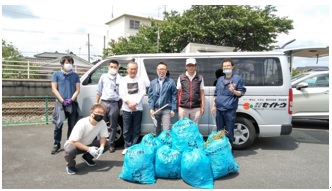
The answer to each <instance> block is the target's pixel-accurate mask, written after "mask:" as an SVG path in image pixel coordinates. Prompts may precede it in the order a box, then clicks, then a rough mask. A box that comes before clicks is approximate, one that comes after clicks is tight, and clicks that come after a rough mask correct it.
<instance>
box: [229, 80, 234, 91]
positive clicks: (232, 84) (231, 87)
mask: <svg viewBox="0 0 332 191" xmlns="http://www.w3.org/2000/svg"><path fill="white" fill-rule="evenodd" d="M228 90H229V91H230V92H232V93H234V90H235V87H234V83H233V82H231V83H230V84H229V87H228Z"/></svg>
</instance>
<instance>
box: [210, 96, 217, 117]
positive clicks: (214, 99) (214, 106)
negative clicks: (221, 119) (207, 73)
mask: <svg viewBox="0 0 332 191" xmlns="http://www.w3.org/2000/svg"><path fill="white" fill-rule="evenodd" d="M216 109H217V107H216V96H214V98H213V101H212V108H211V114H212V115H215V114H216Z"/></svg>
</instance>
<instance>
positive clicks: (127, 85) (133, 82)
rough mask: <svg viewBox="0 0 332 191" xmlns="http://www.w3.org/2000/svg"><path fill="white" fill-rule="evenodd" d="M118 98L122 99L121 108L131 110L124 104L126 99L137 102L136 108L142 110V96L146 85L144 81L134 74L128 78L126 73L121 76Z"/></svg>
mask: <svg viewBox="0 0 332 191" xmlns="http://www.w3.org/2000/svg"><path fill="white" fill-rule="evenodd" d="M119 94H120V98H121V99H122V101H123V104H122V110H124V111H128V112H131V109H130V108H129V107H128V105H127V104H126V101H128V100H129V101H131V102H135V103H137V105H136V110H140V111H142V110H143V104H142V101H143V98H144V96H145V94H146V87H145V84H144V81H143V80H142V79H141V78H140V77H139V76H136V77H135V78H130V77H129V76H128V75H127V76H125V77H123V78H122V80H121V82H120V86H119Z"/></svg>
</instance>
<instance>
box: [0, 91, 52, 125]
mask: <svg viewBox="0 0 332 191" xmlns="http://www.w3.org/2000/svg"><path fill="white" fill-rule="evenodd" d="M54 104H55V97H54V96H3V97H2V126H13V125H27V124H50V123H52V112H53V109H54Z"/></svg>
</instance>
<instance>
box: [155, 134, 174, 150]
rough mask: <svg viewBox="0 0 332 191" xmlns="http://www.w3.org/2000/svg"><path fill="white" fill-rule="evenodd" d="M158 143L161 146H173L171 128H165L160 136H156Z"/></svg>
mask: <svg viewBox="0 0 332 191" xmlns="http://www.w3.org/2000/svg"><path fill="white" fill-rule="evenodd" d="M156 142H157V145H158V143H159V145H160V146H163V145H168V146H170V147H172V136H171V130H163V131H162V132H161V133H160V134H159V136H158V137H157V138H156Z"/></svg>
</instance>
